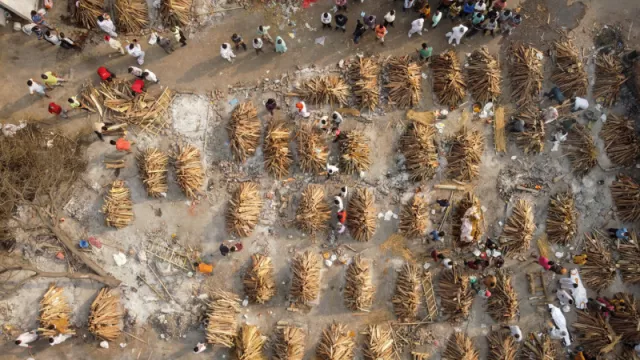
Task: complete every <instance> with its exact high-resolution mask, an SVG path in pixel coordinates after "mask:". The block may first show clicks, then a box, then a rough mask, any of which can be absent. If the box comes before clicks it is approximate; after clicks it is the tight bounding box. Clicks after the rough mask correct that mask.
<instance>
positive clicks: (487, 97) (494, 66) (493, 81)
mask: <svg viewBox="0 0 640 360" xmlns="http://www.w3.org/2000/svg"><path fill="white" fill-rule="evenodd" d="M468 62H469V66H467V83H468V84H469V91H470V92H471V95H472V96H473V98H474V99H476V101H479V102H480V103H482V104H485V103H488V102H490V101H495V100H497V99H498V97H499V96H500V94H501V93H502V90H501V89H500V82H501V81H502V75H500V63H498V60H497V59H496V58H495V57H494V56H493V55H491V54H489V50H487V48H486V47H482V48H481V49H479V50H475V51H474V52H472V53H471V56H469V60H468Z"/></svg>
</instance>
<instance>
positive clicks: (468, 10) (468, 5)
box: [460, 0, 476, 19]
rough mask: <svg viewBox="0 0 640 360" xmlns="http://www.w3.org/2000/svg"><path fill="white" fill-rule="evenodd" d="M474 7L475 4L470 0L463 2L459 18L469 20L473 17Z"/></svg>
mask: <svg viewBox="0 0 640 360" xmlns="http://www.w3.org/2000/svg"><path fill="white" fill-rule="evenodd" d="M475 6H476V4H475V3H474V2H473V1H472V0H467V2H465V3H464V5H463V6H462V13H461V14H460V17H461V18H463V19H467V18H469V17H470V16H471V15H473V12H474V11H475Z"/></svg>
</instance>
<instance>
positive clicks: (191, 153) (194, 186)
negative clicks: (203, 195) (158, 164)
mask: <svg viewBox="0 0 640 360" xmlns="http://www.w3.org/2000/svg"><path fill="white" fill-rule="evenodd" d="M176 177H177V178H178V185H180V188H181V189H182V191H184V193H185V195H187V197H188V198H190V199H197V198H198V195H199V194H200V189H201V188H202V185H203V184H204V171H203V170H202V162H201V160H200V150H198V148H196V147H195V146H193V145H180V146H179V147H178V157H177V158H176Z"/></svg>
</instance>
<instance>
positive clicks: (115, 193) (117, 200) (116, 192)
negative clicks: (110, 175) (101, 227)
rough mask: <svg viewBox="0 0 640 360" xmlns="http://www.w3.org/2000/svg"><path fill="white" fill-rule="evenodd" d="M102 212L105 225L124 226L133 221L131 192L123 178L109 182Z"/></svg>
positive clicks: (117, 227) (119, 227)
mask: <svg viewBox="0 0 640 360" xmlns="http://www.w3.org/2000/svg"><path fill="white" fill-rule="evenodd" d="M102 212H103V213H104V220H105V223H106V225H107V226H112V227H114V228H116V229H121V228H123V227H126V226H128V225H129V224H131V222H132V221H133V202H132V201H131V193H130V192H129V188H128V187H127V186H126V185H125V183H124V181H123V180H116V181H114V182H113V183H112V184H111V189H109V194H108V195H107V196H106V197H105V199H104V205H103V206H102Z"/></svg>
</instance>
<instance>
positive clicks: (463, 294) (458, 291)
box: [438, 271, 473, 322]
mask: <svg viewBox="0 0 640 360" xmlns="http://www.w3.org/2000/svg"><path fill="white" fill-rule="evenodd" d="M438 295H439V296H440V302H441V308H442V313H443V314H444V315H445V316H449V321H452V322H461V321H464V320H466V319H468V318H469V312H470V311H471V305H472V304H473V293H472V292H471V283H470V282H469V276H467V275H460V274H456V272H454V271H445V272H444V273H443V274H442V276H441V277H440V282H439V286H438Z"/></svg>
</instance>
